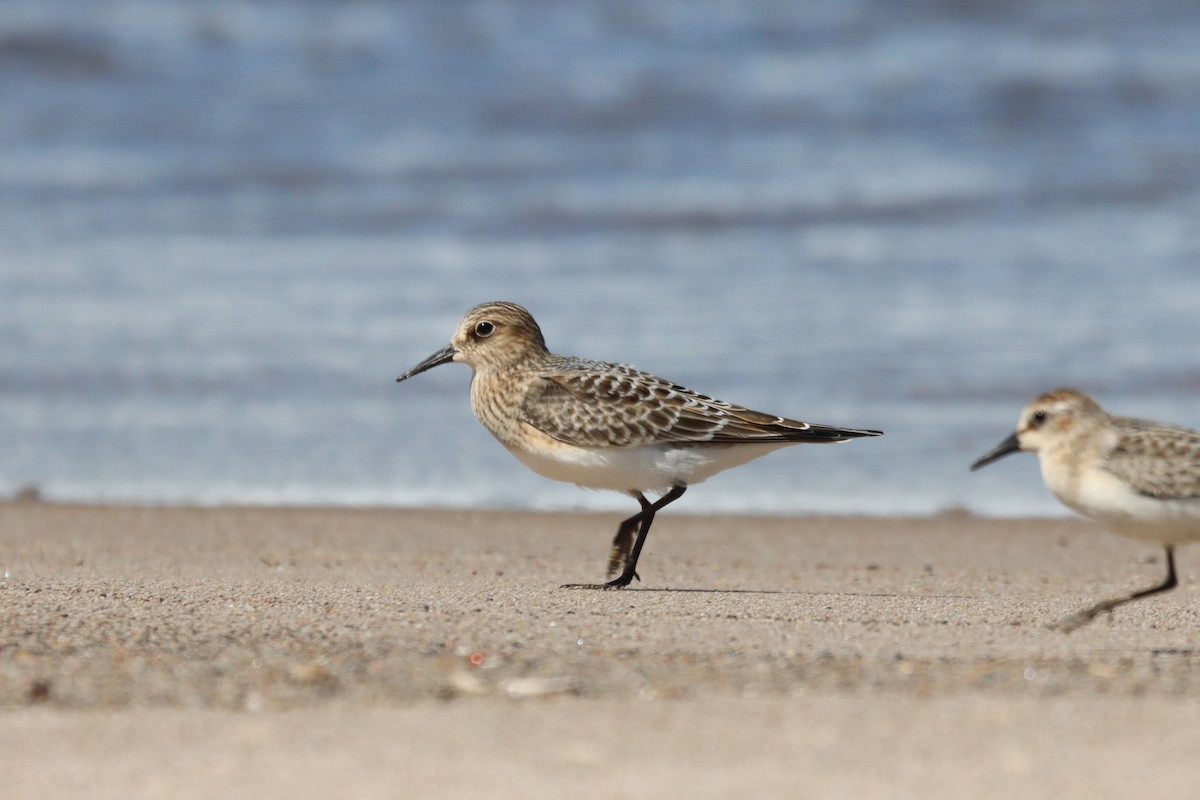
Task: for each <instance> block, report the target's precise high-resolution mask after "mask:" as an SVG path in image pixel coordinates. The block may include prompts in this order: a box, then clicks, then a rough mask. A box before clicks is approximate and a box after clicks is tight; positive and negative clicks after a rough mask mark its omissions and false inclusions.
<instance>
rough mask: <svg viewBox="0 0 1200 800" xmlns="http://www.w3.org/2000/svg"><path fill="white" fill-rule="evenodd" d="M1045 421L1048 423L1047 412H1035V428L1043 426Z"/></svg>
mask: <svg viewBox="0 0 1200 800" xmlns="http://www.w3.org/2000/svg"><path fill="white" fill-rule="evenodd" d="M1045 421H1046V412H1045V411H1035V412H1033V424H1034V425H1035V426H1037V425H1041V424H1042V423H1043V422H1045Z"/></svg>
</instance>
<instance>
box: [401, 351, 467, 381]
mask: <svg viewBox="0 0 1200 800" xmlns="http://www.w3.org/2000/svg"><path fill="white" fill-rule="evenodd" d="M455 352H456V351H455V349H454V346H453V345H449V344H448V345H446V346H445V347H443V348H442V349H441V350H438V351H437V352H436V353H434V354H433V355H431V356H430V357H429V358H427V359H425V360H424V361H422V362H421V363H420V364H417V365H416V366H415V367H413V368H412V369H410V370H409V371H408V372H406V373H404V374H403V375H401V376H400V377H399V378H396V383H399V382H400V381H406V380H408V379H409V378H411V377H412V376H413V375H420V374H421V373H422V372H424V371H425V370H427V369H433V368H434V367H436V366H438V365H440V364H448V363H450V362H451V361H453V360H454V354H455Z"/></svg>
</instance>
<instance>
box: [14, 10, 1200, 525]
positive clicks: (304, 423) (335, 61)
mask: <svg viewBox="0 0 1200 800" xmlns="http://www.w3.org/2000/svg"><path fill="white" fill-rule="evenodd" d="M1198 41H1200V7H1197V6H1196V5H1195V4H1194V3H1187V2H1168V1H1167V0H1163V1H1162V2H1148V3H1141V4H1129V3H1116V2H1114V3H1107V4H1106V3H1099V2H1078V3H1070V2H1061V3H1054V4H1025V3H1000V2H995V3H988V2H979V3H904V2H902V3H896V2H885V1H884V0H879V2H857V3H855V2H847V3H839V4H812V5H811V6H810V5H808V4H795V3H791V2H784V1H783V0H764V1H763V2H757V3H738V4H733V3H698V2H695V1H694V0H688V1H687V2H684V1H683V0H679V2H656V3H653V4H650V3H640V2H616V1H614V0H592V1H590V2H576V3H570V4H563V3H552V2H500V1H499V0H478V1H477V2H471V3H467V2H445V0H436V1H434V0H431V1H430V2H413V3H404V4H393V3H387V2H383V1H382V0H360V2H352V3H325V2H310V3H301V2H296V3H287V4H267V3H257V2H215V3H214V2H199V0H193V1H191V2H178V1H177V2H169V1H167V0H142V1H141V2H138V1H137V0H126V1H124V2H99V1H97V0H77V1H76V0H62V1H60V2H45V1H44V0H30V1H29V2H19V1H16V2H8V3H5V4H3V5H2V6H0V97H2V98H3V102H0V152H2V153H3V157H0V299H2V300H3V308H4V311H3V314H0V494H11V493H12V492H14V491H16V490H17V488H18V487H21V486H25V485H36V486H38V487H40V488H41V489H42V491H43V492H44V494H46V495H47V496H49V497H51V498H54V499H72V500H138V501H150V502H174V501H182V502H218V501H234V502H299V503H330V502H332V503H350V504H360V503H387V504H422V503H433V504H440V505H493V506H522V507H559V508H563V507H567V508H572V507H588V508H622V509H625V508H627V507H628V505H629V502H630V501H629V500H628V499H627V498H621V497H620V496H619V495H604V494H599V493H591V492H584V491H581V490H579V489H577V488H575V487H572V486H568V485H558V484H554V483H551V482H548V481H545V480H544V479H542V478H539V477H537V476H535V475H532V474H529V473H526V472H525V471H524V469H523V468H521V467H519V465H517V464H516V462H515V461H513V460H512V458H511V457H510V456H509V455H508V454H507V453H506V452H504V450H503V449H502V448H501V447H499V446H498V445H497V444H496V443H495V442H493V441H492V440H491V439H490V437H489V436H488V434H487V433H486V432H485V431H484V430H483V429H482V428H481V427H479V426H478V424H477V423H476V422H475V421H474V419H473V418H472V417H471V414H470V409H469V403H468V398H467V382H468V374H469V373H468V371H467V370H466V369H465V368H463V367H458V366H448V367H445V368H442V369H439V370H436V371H434V372H431V373H429V374H427V375H423V376H421V377H420V378H419V379H417V380H414V381H413V382H411V383H407V384H403V385H401V386H397V385H395V383H394V382H393V381H394V378H395V376H396V375H398V374H399V373H400V372H402V371H404V370H405V369H407V368H408V367H410V366H412V365H413V364H414V363H416V362H417V361H418V360H419V359H421V358H423V357H424V356H425V355H427V354H428V353H430V352H432V351H433V350H435V349H437V348H438V347H440V346H442V345H443V344H444V343H445V342H446V341H447V339H448V338H449V336H450V334H451V332H452V330H453V327H454V325H455V323H456V321H457V319H458V317H459V316H460V315H461V313H462V312H463V311H465V310H466V308H468V307H469V306H471V305H473V304H475V303H477V302H480V301H483V300H490V299H509V300H515V301H518V302H521V303H523V304H525V305H527V306H528V307H529V308H530V309H531V310H532V311H533V313H534V314H535V316H536V317H537V318H538V320H539V322H541V324H542V327H543V329H544V331H545V333H546V336H547V339H548V341H549V343H550V345H551V347H552V348H554V349H556V350H559V351H560V352H567V353H574V354H577V355H583V356H588V357H593V358H606V359H612V360H619V361H624V362H628V363H634V364H636V365H637V366H639V367H641V368H643V369H649V370H651V371H654V372H658V373H660V374H663V375H665V376H667V377H669V378H671V379H673V380H676V381H679V382H681V383H684V384H686V385H689V386H691V387H693V388H695V389H698V390H700V391H704V392H707V393H710V394H714V395H716V396H718V397H721V398H724V399H727V400H731V401H734V402H740V403H744V404H747V405H750V406H753V407H758V408H761V409H763V410H766V411H772V412H776V413H782V414H787V415H790V416H795V417H799V418H802V419H809V420H812V421H817V422H825V423H830V424H846V425H852V426H864V427H878V428H883V429H884V430H886V431H887V436H886V437H884V438H883V439H878V440H871V441H864V442H854V443H851V444H848V445H846V446H844V447H836V448H807V449H805V448H797V449H792V450H788V451H784V452H781V453H777V454H774V455H772V456H770V457H768V458H766V459H763V460H761V461H758V462H755V463H753V464H751V465H748V466H746V467H743V468H741V469H739V470H736V471H733V472H730V473H727V474H723V475H721V476H718V477H717V478H714V479H713V480H712V481H711V482H710V483H708V484H706V485H704V486H703V487H701V488H698V489H697V490H695V491H694V492H691V493H689V495H688V498H687V501H686V504H685V505H686V510H691V511H700V510H717V509H720V510H738V511H763V512H787V513H791V512H801V511H836V512H843V513H924V512H931V511H936V510H938V509H941V508H945V507H949V506H959V505H962V506H967V507H969V508H972V509H974V510H977V511H981V512H986V513H1003V514H1025V513H1029V514H1040V513H1059V509H1058V507H1057V505H1056V504H1055V503H1054V502H1053V500H1052V499H1051V498H1049V496H1048V495H1047V493H1046V491H1045V490H1044V489H1043V488H1042V486H1041V483H1040V480H1039V479H1038V475H1037V469H1036V465H1035V463H1034V460H1033V459H1032V457H1028V456H1024V457H1014V458H1012V459H1010V460H1008V461H1005V462H1002V463H1001V464H999V465H997V466H994V467H991V468H989V469H988V470H987V471H986V472H983V473H979V474H977V475H968V473H967V472H966V465H967V464H968V463H970V461H971V460H972V459H973V458H974V457H975V456H977V455H979V454H981V453H982V452H983V451H984V450H986V449H988V448H990V447H991V446H992V445H993V444H994V443H995V442H996V441H998V440H999V439H1000V438H1001V437H1003V436H1004V435H1006V434H1007V433H1008V431H1009V430H1010V429H1011V426H1012V424H1013V422H1014V421H1015V419H1016V416H1017V413H1018V412H1019V410H1020V408H1021V406H1022V405H1023V404H1024V403H1025V402H1026V401H1027V400H1029V399H1030V398H1031V397H1032V396H1033V395H1035V394H1037V393H1038V392H1041V391H1044V390H1047V389H1050V388H1054V387H1056V386H1059V385H1077V386H1079V387H1080V388H1083V389H1085V390H1088V391H1090V392H1092V393H1094V394H1095V395H1096V396H1097V398H1098V399H1099V400H1100V401H1101V402H1102V403H1104V404H1105V405H1106V406H1108V407H1109V408H1110V409H1112V410H1114V411H1118V412H1121V413H1129V414H1135V415H1140V416H1149V417H1159V418H1163V419H1169V420H1172V421H1175V422H1178V423H1181V424H1187V425H1192V426H1200V409H1198V408H1197V403H1196V398H1197V396H1198V395H1200V363H1198V361H1200V359H1198V358H1197V355H1196V341H1197V332H1198V328H1200V322H1198V314H1197V311H1198V309H1200V258H1198V256H1200V224H1198V220H1200V48H1197V47H1196V42H1198Z"/></svg>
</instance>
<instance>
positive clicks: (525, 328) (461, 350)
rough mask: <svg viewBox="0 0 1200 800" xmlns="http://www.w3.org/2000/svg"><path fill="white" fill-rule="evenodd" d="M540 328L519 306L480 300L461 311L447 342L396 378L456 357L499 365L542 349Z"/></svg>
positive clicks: (482, 366)
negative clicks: (452, 334) (466, 309)
mask: <svg viewBox="0 0 1200 800" xmlns="http://www.w3.org/2000/svg"><path fill="white" fill-rule="evenodd" d="M545 351H546V340H545V339H544V338H543V337H542V329H541V328H539V327H538V324H537V323H536V322H535V321H534V319H533V316H532V315H530V313H529V312H528V311H526V310H525V309H524V308H522V307H521V306H519V305H517V304H516V303H506V302H503V301H499V302H492V303H480V304H479V305H477V306H475V307H474V308H472V309H471V310H470V311H468V312H467V313H466V314H464V315H463V318H462V320H461V321H460V322H459V323H458V329H457V330H455V332H454V336H452V337H451V338H450V344H448V345H446V346H445V347H443V348H442V349H441V350H438V351H437V352H436V353H434V354H432V355H431V356H429V357H428V358H426V359H425V360H424V361H422V362H421V363H419V364H417V365H416V366H415V367H413V368H412V369H410V370H409V371H408V372H406V373H404V374H403V375H401V376H400V377H399V378H396V380H397V381H398V382H399V381H404V380H408V379H409V378H411V377H412V376H414V375H419V374H421V373H422V372H425V371H426V370H429V369H433V368H434V367H436V366H439V365H441V364H448V363H450V362H451V361H459V362H461V363H463V364H467V365H469V366H470V367H471V369H474V370H478V369H501V368H503V367H506V366H509V365H511V364H515V363H517V362H518V361H520V360H522V359H524V358H526V357H528V356H529V355H530V354H531V353H544V352H545Z"/></svg>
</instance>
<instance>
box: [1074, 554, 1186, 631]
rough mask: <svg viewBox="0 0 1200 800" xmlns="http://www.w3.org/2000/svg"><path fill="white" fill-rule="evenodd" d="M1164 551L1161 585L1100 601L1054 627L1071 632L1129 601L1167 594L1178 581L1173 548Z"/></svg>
mask: <svg viewBox="0 0 1200 800" xmlns="http://www.w3.org/2000/svg"><path fill="white" fill-rule="evenodd" d="M1164 549H1165V550H1166V552H1167V577H1166V578H1165V579H1164V580H1163V582H1162V583H1160V584H1157V585H1155V586H1151V587H1150V588H1149V589H1142V590H1141V591H1138V592H1134V593H1133V594H1127V595H1123V596H1121V597H1114V598H1113V599H1111V600H1102V601H1100V602H1099V603H1096V604H1095V605H1094V606H1088V607H1087V608H1085V609H1083V610H1082V611H1077V612H1075V613H1074V614H1072V615H1071V616H1069V617H1067V618H1066V619H1063V620H1062V621H1060V622H1058V623H1057V624H1056V625H1055V626H1054V627H1056V628H1058V629H1059V630H1062V631H1073V630H1075V629H1076V628H1078V627H1080V626H1082V625H1084V624H1086V623H1088V622H1090V621H1091V620H1093V619H1095V618H1096V617H1098V616H1099V615H1101V614H1103V613H1104V612H1105V611H1112V610H1113V609H1114V608H1116V607H1117V606H1123V605H1125V604H1126V603H1128V602H1130V601H1131V600H1140V599H1141V598H1143V597H1149V596H1150V595H1152V594H1158V593H1159V592H1168V591H1170V590H1171V589H1174V588H1175V587H1176V586H1177V585H1178V583H1179V580H1178V579H1177V578H1176V577H1175V547H1174V546H1173V545H1169V544H1168V545H1165V546H1164Z"/></svg>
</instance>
